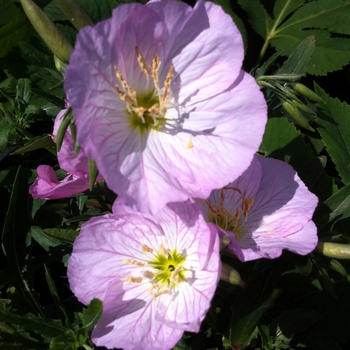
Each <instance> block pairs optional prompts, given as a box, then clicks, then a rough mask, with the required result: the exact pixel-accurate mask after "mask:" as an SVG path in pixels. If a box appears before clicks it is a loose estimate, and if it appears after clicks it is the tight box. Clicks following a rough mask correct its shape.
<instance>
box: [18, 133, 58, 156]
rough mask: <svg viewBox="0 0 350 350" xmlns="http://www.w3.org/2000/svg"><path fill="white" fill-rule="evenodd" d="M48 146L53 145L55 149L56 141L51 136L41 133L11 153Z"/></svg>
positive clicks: (20, 152)
mask: <svg viewBox="0 0 350 350" xmlns="http://www.w3.org/2000/svg"><path fill="white" fill-rule="evenodd" d="M47 147H52V148H53V149H55V143H54V142H53V141H52V138H51V136H50V135H44V136H43V135H40V136H36V137H34V138H33V139H31V140H30V141H28V142H27V143H26V144H25V145H24V146H22V147H20V148H18V149H17V150H16V151H15V152H13V153H11V155H16V154H22V153H26V152H30V151H34V150H36V149H39V148H47Z"/></svg>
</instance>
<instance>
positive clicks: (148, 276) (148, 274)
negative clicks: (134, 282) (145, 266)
mask: <svg viewBox="0 0 350 350" xmlns="http://www.w3.org/2000/svg"><path fill="white" fill-rule="evenodd" d="M143 275H144V276H145V277H146V278H149V279H150V280H152V279H153V278H154V273H153V272H151V271H145V272H144V273H143Z"/></svg>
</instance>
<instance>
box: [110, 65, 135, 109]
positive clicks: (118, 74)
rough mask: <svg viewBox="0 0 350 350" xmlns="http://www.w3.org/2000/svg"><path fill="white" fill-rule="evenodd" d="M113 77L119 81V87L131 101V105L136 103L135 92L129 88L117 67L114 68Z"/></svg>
mask: <svg viewBox="0 0 350 350" xmlns="http://www.w3.org/2000/svg"><path fill="white" fill-rule="evenodd" d="M114 70H115V75H116V77H117V79H118V80H119V82H120V84H121V86H122V87H123V89H124V91H125V92H126V94H127V95H128V96H129V97H130V99H131V100H132V103H136V91H134V90H133V89H132V88H131V86H130V85H129V84H128V83H127V82H126V80H125V79H124V77H123V74H122V72H121V71H120V70H119V69H118V67H117V66H114Z"/></svg>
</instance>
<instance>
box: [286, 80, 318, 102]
mask: <svg viewBox="0 0 350 350" xmlns="http://www.w3.org/2000/svg"><path fill="white" fill-rule="evenodd" d="M290 85H291V86H292V87H293V89H294V90H295V91H296V92H298V93H299V94H300V95H302V96H304V97H306V98H307V99H309V100H310V101H312V102H318V103H322V102H323V103H324V101H323V99H322V98H321V97H320V96H318V95H317V94H316V92H314V91H312V90H311V89H309V88H307V87H306V86H305V85H303V84H300V83H292V84H290Z"/></svg>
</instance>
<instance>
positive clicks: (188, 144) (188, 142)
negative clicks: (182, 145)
mask: <svg viewBox="0 0 350 350" xmlns="http://www.w3.org/2000/svg"><path fill="white" fill-rule="evenodd" d="M192 147H193V142H192V135H190V139H189V140H188V141H187V142H186V148H187V149H190V148H192Z"/></svg>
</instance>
